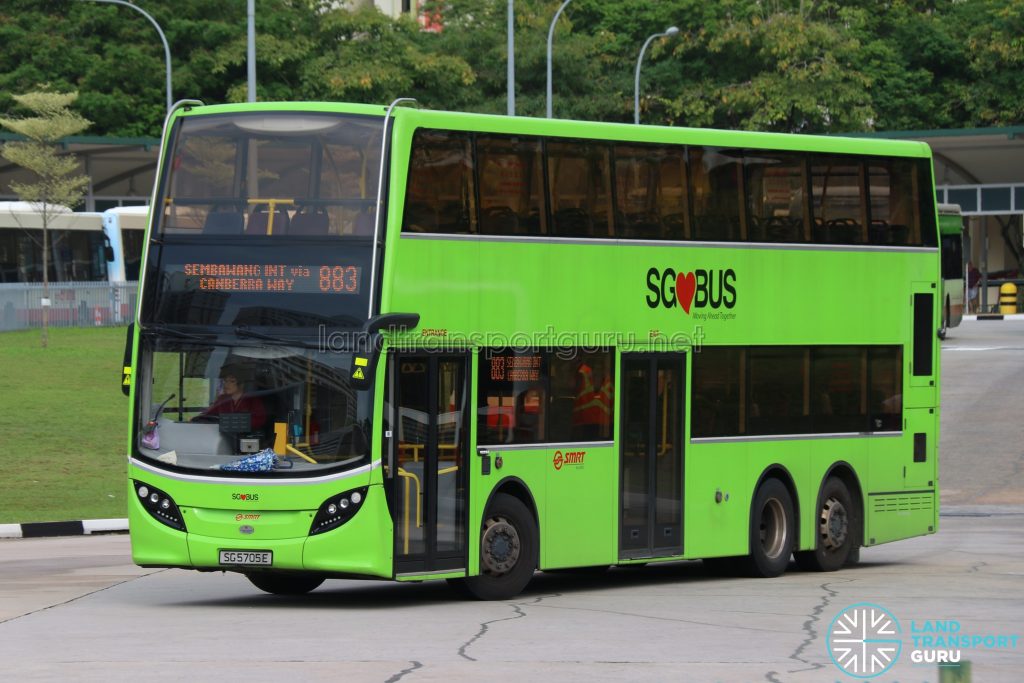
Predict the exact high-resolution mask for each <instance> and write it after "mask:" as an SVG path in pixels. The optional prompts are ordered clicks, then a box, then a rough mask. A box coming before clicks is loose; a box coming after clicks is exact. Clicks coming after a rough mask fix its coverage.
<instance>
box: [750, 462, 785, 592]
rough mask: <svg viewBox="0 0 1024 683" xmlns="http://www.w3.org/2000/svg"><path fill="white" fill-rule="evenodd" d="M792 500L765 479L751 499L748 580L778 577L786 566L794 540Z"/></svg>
mask: <svg viewBox="0 0 1024 683" xmlns="http://www.w3.org/2000/svg"><path fill="white" fill-rule="evenodd" d="M794 519H795V518H794V515H793V499H792V498H791V497H790V495H789V490H788V489H786V487H785V486H784V485H783V484H782V482H781V481H779V480H778V479H766V480H765V481H764V483H762V484H761V487H760V488H759V489H757V493H756V494H755V495H754V503H753V506H752V507H751V511H750V556H749V557H748V558H747V569H748V571H749V573H750V574H751V576H758V577H764V578H771V577H775V576H780V575H781V574H782V573H783V572H785V571H786V567H787V566H788V565H789V558H790V556H791V555H792V554H793V545H794V542H795V540H796V524H795V521H794Z"/></svg>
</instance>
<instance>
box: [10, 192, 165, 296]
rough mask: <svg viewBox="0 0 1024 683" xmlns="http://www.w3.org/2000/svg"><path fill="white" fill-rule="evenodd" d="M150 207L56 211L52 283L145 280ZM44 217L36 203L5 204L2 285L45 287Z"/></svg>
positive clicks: (51, 227)
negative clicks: (143, 259) (142, 265)
mask: <svg viewBox="0 0 1024 683" xmlns="http://www.w3.org/2000/svg"><path fill="white" fill-rule="evenodd" d="M148 212H149V209H148V207H145V206H140V207H118V208H115V209H108V210H107V211H105V212H103V213H97V212H88V211H79V212H75V211H72V210H71V209H69V208H67V207H56V210H51V215H50V222H49V233H50V234H49V242H50V259H49V271H50V281H51V282H102V281H109V282H125V281H135V280H138V277H139V260H140V258H141V255H142V242H143V238H144V236H145V228H146V216H147V214H148ZM42 254H43V216H42V213H41V212H40V211H39V209H38V207H37V206H36V205H35V204H34V203H30V202H0V283H3V282H42V280H43V256H42Z"/></svg>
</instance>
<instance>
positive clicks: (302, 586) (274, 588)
mask: <svg viewBox="0 0 1024 683" xmlns="http://www.w3.org/2000/svg"><path fill="white" fill-rule="evenodd" d="M245 578H247V579H249V581H251V582H252V585H254V586H256V587H257V588H259V589H260V590H261V591H264V592H266V593H273V594H274V595H305V594H306V593H308V592H310V591H311V590H313V589H314V588H316V587H317V586H319V585H320V584H321V583H323V582H324V577H322V576H315V575H314V576H307V575H305V574H260V573H256V572H254V573H252V574H246V575H245Z"/></svg>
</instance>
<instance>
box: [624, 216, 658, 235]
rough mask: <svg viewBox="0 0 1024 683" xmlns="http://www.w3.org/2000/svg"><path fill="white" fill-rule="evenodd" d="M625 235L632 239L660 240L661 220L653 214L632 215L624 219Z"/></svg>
mask: <svg viewBox="0 0 1024 683" xmlns="http://www.w3.org/2000/svg"><path fill="white" fill-rule="evenodd" d="M625 226H626V230H625V235H626V236H627V237H632V238H634V239H648V240H656V239H660V238H661V220H660V219H659V218H658V216H657V214H653V213H646V212H643V213H632V214H629V215H628V216H626V217H625Z"/></svg>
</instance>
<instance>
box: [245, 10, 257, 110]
mask: <svg viewBox="0 0 1024 683" xmlns="http://www.w3.org/2000/svg"><path fill="white" fill-rule="evenodd" d="M246 24H247V26H246V41H245V55H246V67H245V69H246V72H247V76H248V82H249V88H248V90H249V96H248V100H249V101H250V102H255V101H256V0H249V2H248V4H247V5H246Z"/></svg>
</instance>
